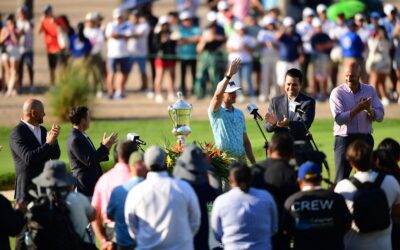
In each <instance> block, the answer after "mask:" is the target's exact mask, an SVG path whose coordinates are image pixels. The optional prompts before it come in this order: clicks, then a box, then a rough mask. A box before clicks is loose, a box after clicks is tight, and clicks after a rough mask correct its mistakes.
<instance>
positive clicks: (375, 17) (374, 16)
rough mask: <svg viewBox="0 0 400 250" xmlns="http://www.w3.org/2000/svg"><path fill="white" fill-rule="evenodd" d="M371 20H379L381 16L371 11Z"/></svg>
mask: <svg viewBox="0 0 400 250" xmlns="http://www.w3.org/2000/svg"><path fill="white" fill-rule="evenodd" d="M369 16H370V17H371V18H372V19H379V18H381V14H379V12H377V11H373V12H371V14H370V15H369Z"/></svg>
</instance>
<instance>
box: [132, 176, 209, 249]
mask: <svg viewBox="0 0 400 250" xmlns="http://www.w3.org/2000/svg"><path fill="white" fill-rule="evenodd" d="M200 216H201V215H200V207H199V202H198V199H197V196H196V193H195V192H194V191H193V189H192V187H191V186H190V185H189V184H188V183H187V182H185V181H183V180H177V179H174V178H172V177H169V176H168V173H167V172H166V171H162V172H149V173H148V174H147V178H146V180H145V181H143V182H141V183H139V184H138V185H136V186H135V187H134V188H133V189H131V191H129V194H128V197H127V198H126V201H125V221H126V224H127V226H128V230H129V234H130V235H131V236H132V237H133V238H135V239H136V242H137V247H136V249H137V250H141V249H163V250H172V249H176V250H182V249H185V250H187V249H189V250H190V249H194V246H193V237H194V235H195V234H196V232H197V231H198V229H199V227H200Z"/></svg>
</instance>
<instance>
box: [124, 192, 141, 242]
mask: <svg viewBox="0 0 400 250" xmlns="http://www.w3.org/2000/svg"><path fill="white" fill-rule="evenodd" d="M134 189H135V188H133V189H132V190H131V191H129V193H128V196H127V197H126V200H125V209H124V210H125V211H124V213H125V223H126V226H127V227H128V232H129V235H130V236H131V237H132V239H135V238H136V237H135V235H136V234H137V231H138V226H139V224H138V222H139V221H138V219H137V217H136V211H135V206H136V202H135V195H133V192H132V191H133V190H134Z"/></svg>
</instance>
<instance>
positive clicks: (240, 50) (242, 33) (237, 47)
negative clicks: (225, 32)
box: [226, 22, 256, 102]
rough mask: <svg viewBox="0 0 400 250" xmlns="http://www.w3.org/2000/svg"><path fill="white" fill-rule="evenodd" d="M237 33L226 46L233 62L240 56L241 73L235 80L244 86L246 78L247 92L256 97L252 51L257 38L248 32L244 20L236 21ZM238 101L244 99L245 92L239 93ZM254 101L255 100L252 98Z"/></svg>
mask: <svg viewBox="0 0 400 250" xmlns="http://www.w3.org/2000/svg"><path fill="white" fill-rule="evenodd" d="M234 28H235V33H234V34H233V35H232V36H231V37H229V39H228V41H227V43H226V47H227V50H228V60H229V62H232V61H233V60H234V59H235V58H240V59H241V62H240V69H239V74H237V75H235V77H238V79H235V80H234V82H237V83H239V86H243V81H244V80H245V81H246V82H247V84H248V87H247V92H248V95H249V96H250V98H252V99H253V98H254V96H255V93H254V89H253V80H252V76H251V73H252V72H253V63H252V62H253V56H252V53H253V51H254V48H255V46H256V40H255V39H254V38H253V37H251V36H249V35H247V34H246V27H245V25H244V24H243V23H242V22H236V23H235V25H234ZM238 94H239V95H238V97H237V99H238V102H243V101H244V96H243V93H240V91H239V93H238ZM252 101H254V100H252Z"/></svg>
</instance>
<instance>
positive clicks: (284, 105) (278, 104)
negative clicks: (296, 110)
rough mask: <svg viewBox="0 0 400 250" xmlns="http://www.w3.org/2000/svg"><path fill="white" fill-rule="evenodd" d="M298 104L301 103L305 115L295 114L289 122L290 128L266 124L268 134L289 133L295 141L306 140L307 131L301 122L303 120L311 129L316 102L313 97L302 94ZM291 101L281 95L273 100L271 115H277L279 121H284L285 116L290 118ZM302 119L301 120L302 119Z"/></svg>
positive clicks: (297, 98)
mask: <svg viewBox="0 0 400 250" xmlns="http://www.w3.org/2000/svg"><path fill="white" fill-rule="evenodd" d="M295 101H296V102H298V103H300V108H301V109H302V110H303V111H304V112H305V113H304V114H301V115H300V114H295V115H294V116H293V117H292V118H291V119H290V120H289V126H288V127H285V128H280V127H277V126H274V125H272V124H271V123H269V122H265V128H266V130H267V131H268V132H279V131H289V132H290V134H292V136H293V138H294V140H302V141H307V140H306V129H305V128H304V125H303V124H302V122H301V119H302V120H303V121H304V124H305V125H306V127H307V128H308V129H309V128H310V127H311V124H312V122H313V121H314V117H315V100H314V99H313V98H311V97H308V96H306V95H304V94H302V93H299V95H298V96H297V97H296V99H295ZM288 103H289V100H288V96H287V95H286V94H285V95H280V96H276V97H274V98H272V100H271V103H270V105H269V108H268V112H269V113H275V115H276V118H277V120H278V121H282V120H283V117H284V115H285V116H287V117H288V118H289V107H288V106H289V104H288ZM300 118H301V119H300Z"/></svg>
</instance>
